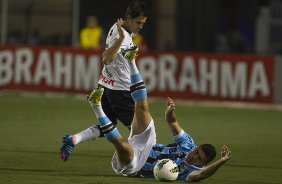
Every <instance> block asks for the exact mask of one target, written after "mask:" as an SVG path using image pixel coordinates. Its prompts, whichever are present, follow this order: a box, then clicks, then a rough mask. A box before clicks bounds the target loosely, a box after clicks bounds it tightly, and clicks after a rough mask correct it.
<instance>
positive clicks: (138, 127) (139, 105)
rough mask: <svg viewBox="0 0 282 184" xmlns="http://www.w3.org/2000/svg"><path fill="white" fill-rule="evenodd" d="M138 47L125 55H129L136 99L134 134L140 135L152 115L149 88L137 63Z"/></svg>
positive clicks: (133, 92) (131, 89)
mask: <svg viewBox="0 0 282 184" xmlns="http://www.w3.org/2000/svg"><path fill="white" fill-rule="evenodd" d="M137 52H138V48H136V49H135V50H129V51H128V52H127V53H126V54H125V57H127V59H128V62H129V65H130V79H131V85H132V86H131V87H130V91H131V96H132V98H133V100H134V101H135V112H134V118H133V122H132V125H131V126H132V127H131V128H132V135H138V134H140V133H142V132H144V131H145V130H146V128H147V127H148V125H149V124H150V122H151V119H152V117H151V115H150V113H149V107H148V102H147V90H146V86H145V84H144V82H143V79H142V77H141V75H140V73H139V70H138V68H137V66H136V63H135V58H136V56H137Z"/></svg>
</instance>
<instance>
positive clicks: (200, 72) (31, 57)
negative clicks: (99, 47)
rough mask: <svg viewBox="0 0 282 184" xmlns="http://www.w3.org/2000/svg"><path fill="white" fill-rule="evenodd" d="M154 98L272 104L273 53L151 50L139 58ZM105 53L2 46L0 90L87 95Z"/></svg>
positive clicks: (144, 77)
mask: <svg viewBox="0 0 282 184" xmlns="http://www.w3.org/2000/svg"><path fill="white" fill-rule="evenodd" d="M137 64H138V68H139V70H140V73H141V74H142V77H143V79H144V81H145V84H146V86H147V89H148V92H149V96H150V97H167V96H170V97H173V98H178V99H184V100H217V101H218V100H222V101H246V102H261V103H272V100H273V91H274V89H273V80H274V78H273V76H274V59H273V57H265V56H251V55H229V54H228V55H227V54H205V53H188V52H169V53H168V52H146V53H141V54H140V55H139V57H138V59H137ZM101 70H102V64H101V52H94V51H83V50H79V49H72V48H57V47H30V46H0V91H1V90H8V91H36V92H56V93H57V92H63V93H83V94H85V93H88V92H89V91H91V90H92V89H93V88H95V87H96V86H97V81H98V80H99V77H100V72H101Z"/></svg>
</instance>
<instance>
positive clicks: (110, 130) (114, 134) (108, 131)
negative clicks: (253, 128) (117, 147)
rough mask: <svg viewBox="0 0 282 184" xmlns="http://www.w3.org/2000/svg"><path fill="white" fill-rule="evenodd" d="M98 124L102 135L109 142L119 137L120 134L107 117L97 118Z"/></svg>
mask: <svg viewBox="0 0 282 184" xmlns="http://www.w3.org/2000/svg"><path fill="white" fill-rule="evenodd" d="M98 120H99V122H100V125H101V126H100V128H101V131H102V133H103V134H104V135H105V137H106V138H107V139H108V140H109V141H114V140H115V139H116V138H118V137H120V136H121V135H120V133H119V131H118V129H117V128H116V126H115V125H114V124H113V123H112V122H111V121H110V120H109V118H108V117H107V116H104V117H101V118H98Z"/></svg>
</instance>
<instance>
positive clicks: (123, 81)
mask: <svg viewBox="0 0 282 184" xmlns="http://www.w3.org/2000/svg"><path fill="white" fill-rule="evenodd" d="M121 29H122V31H123V32H124V36H125V37H124V40H123V42H122V45H121V47H120V48H119V51H118V54H117V57H116V58H115V59H114V60H113V62H111V63H110V64H108V65H104V68H103V70H102V74H101V76H100V79H99V82H98V83H99V84H100V85H102V86H104V87H106V88H109V89H112V90H125V91H130V85H131V83H130V70H129V63H128V61H127V59H125V58H124V57H123V52H124V51H125V50H128V49H131V48H132V47H134V45H133V42H132V34H131V33H129V32H128V31H126V30H125V29H124V28H123V27H122V28H121ZM118 38H119V33H118V30H117V24H116V23H115V24H114V25H113V26H112V27H111V29H110V31H109V33H108V36H107V40H106V50H107V49H108V48H110V47H112V46H113V44H114V43H115V42H116V40H117V39H118Z"/></svg>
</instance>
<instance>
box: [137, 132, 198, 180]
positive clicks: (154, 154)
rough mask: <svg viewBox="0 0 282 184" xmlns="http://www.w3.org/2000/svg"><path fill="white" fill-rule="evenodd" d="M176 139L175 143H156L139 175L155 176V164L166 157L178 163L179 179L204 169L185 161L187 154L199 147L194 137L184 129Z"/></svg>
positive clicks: (145, 176) (184, 178)
mask: <svg viewBox="0 0 282 184" xmlns="http://www.w3.org/2000/svg"><path fill="white" fill-rule="evenodd" d="M174 139H175V143H173V144H169V145H163V144H155V145H154V146H153V148H152V150H151V152H150V154H149V157H148V159H147V161H146V163H145V164H144V166H143V167H142V168H141V170H140V171H139V172H138V175H137V176H138V177H143V178H154V173H153V170H154V166H155V164H156V163H157V161H158V160H161V159H164V158H168V159H171V160H173V161H174V162H175V163H176V164H177V166H178V169H179V175H178V178H177V180H187V178H188V176H189V174H191V173H192V172H194V171H198V170H201V169H202V168H199V167H196V166H193V165H188V164H187V163H186V162H185V158H186V156H187V155H188V154H189V153H190V152H191V151H193V150H194V149H195V148H196V147H197V146H196V145H195V143H194V141H193V139H192V137H190V136H189V135H188V134H187V133H186V132H184V131H182V132H181V133H180V134H179V135H177V136H175V137H174Z"/></svg>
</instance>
